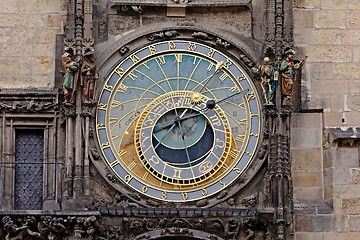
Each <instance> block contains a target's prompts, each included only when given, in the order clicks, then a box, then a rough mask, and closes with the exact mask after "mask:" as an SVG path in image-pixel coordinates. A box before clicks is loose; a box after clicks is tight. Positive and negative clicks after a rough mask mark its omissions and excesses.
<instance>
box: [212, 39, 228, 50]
mask: <svg viewBox="0 0 360 240" xmlns="http://www.w3.org/2000/svg"><path fill="white" fill-rule="evenodd" d="M215 42H216V45H218V46H220V47H223V48H225V49H228V48H229V47H230V46H231V44H230V43H228V42H226V41H224V40H222V39H221V38H217V39H216V41H215Z"/></svg>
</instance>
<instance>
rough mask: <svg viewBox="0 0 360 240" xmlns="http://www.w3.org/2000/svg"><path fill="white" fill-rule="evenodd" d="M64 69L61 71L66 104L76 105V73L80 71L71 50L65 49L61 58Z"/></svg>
mask: <svg viewBox="0 0 360 240" xmlns="http://www.w3.org/2000/svg"><path fill="white" fill-rule="evenodd" d="M61 62H62V65H63V69H62V70H61V71H60V72H61V73H62V74H63V79H64V82H63V92H64V97H65V101H64V102H65V103H71V104H73V103H74V93H73V89H74V80H75V79H76V72H77V71H78V65H77V63H76V62H75V61H74V60H73V59H72V51H71V49H70V48H65V51H64V54H63V55H62V56H61Z"/></svg>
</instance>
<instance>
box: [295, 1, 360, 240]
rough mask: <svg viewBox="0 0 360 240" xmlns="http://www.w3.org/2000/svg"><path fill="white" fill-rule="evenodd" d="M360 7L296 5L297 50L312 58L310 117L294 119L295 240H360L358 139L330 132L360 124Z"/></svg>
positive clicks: (306, 77) (307, 88)
mask: <svg viewBox="0 0 360 240" xmlns="http://www.w3.org/2000/svg"><path fill="white" fill-rule="evenodd" d="M359 10H360V5H359V1H358V0H347V1H343V0H315V1H314V0H311V1H310V0H295V9H294V35H295V37H294V39H295V45H296V47H297V49H298V50H299V53H298V57H302V56H304V55H308V56H309V58H308V62H307V64H306V66H305V67H304V68H303V80H302V96H301V97H302V105H303V109H304V110H305V111H306V110H308V112H307V113H304V112H303V113H299V114H294V115H293V119H292V120H293V121H292V123H293V126H292V127H293V129H292V161H293V176H294V197H295V231H296V233H295V237H296V239H297V240H305V239H306V240H308V239H317V240H318V239H334V240H335V239H337V240H341V239H346V240H351V239H360V233H359V232H360V228H359V224H358V223H359V219H360V212H359V209H360V207H359V206H360V190H359V189H360V188H359V183H360V180H359V169H360V168H359V145H358V143H357V141H358V140H357V138H356V136H347V137H346V136H345V137H341V136H340V137H339V136H335V135H334V134H332V133H331V129H333V128H334V127H341V128H339V129H341V130H342V131H347V130H349V129H352V128H353V127H357V126H359V119H360V112H359V108H360V101H359V100H360V99H359V98H360V88H359V86H360V74H359V73H360V64H359V63H360V57H359V56H360V50H359V49H360V48H359V45H360V37H359V33H360V17H359V14H358V13H359ZM318 110H319V111H318Z"/></svg>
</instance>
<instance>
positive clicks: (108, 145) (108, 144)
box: [101, 142, 110, 149]
mask: <svg viewBox="0 0 360 240" xmlns="http://www.w3.org/2000/svg"><path fill="white" fill-rule="evenodd" d="M109 147H110V143H109V142H107V143H103V144H101V149H105V148H109Z"/></svg>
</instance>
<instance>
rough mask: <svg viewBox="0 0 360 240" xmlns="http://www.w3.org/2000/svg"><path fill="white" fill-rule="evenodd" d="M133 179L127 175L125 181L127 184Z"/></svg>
mask: <svg viewBox="0 0 360 240" xmlns="http://www.w3.org/2000/svg"><path fill="white" fill-rule="evenodd" d="M132 178H133V177H132V176H130V175H126V176H125V177H124V180H125V182H127V183H129V182H130V181H131V179H132Z"/></svg>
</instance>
